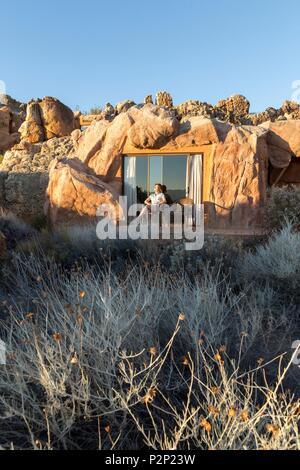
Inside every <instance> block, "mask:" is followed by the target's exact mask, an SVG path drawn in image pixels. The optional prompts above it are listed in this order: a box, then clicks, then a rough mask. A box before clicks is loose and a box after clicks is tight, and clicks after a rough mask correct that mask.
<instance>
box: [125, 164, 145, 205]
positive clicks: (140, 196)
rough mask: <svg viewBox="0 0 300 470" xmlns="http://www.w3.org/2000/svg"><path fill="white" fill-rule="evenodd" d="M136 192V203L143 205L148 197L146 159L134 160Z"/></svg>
mask: <svg viewBox="0 0 300 470" xmlns="http://www.w3.org/2000/svg"><path fill="white" fill-rule="evenodd" d="M126 158H132V157H126ZM136 191H137V202H138V203H139V204H143V203H144V201H145V199H146V198H147V196H148V157H138V158H137V159H136Z"/></svg>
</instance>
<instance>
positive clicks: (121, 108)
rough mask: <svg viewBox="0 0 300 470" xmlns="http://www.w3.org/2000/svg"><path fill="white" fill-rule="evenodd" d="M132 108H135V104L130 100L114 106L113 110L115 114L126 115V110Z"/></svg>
mask: <svg viewBox="0 0 300 470" xmlns="http://www.w3.org/2000/svg"><path fill="white" fill-rule="evenodd" d="M132 106H135V102H134V101H132V100H125V101H121V102H120V103H117V104H116V108H115V109H116V113H117V114H121V113H126V111H128V109H129V108H131V107H132Z"/></svg>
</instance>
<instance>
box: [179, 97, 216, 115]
mask: <svg viewBox="0 0 300 470" xmlns="http://www.w3.org/2000/svg"><path fill="white" fill-rule="evenodd" d="M175 110H176V112H177V115H178V117H179V119H183V118H185V117H190V116H203V117H207V118H213V117H215V111H214V107H213V106H212V105H211V104H208V103H202V102H201V101H197V100H189V101H185V102H184V103H181V104H179V105H178V106H175Z"/></svg>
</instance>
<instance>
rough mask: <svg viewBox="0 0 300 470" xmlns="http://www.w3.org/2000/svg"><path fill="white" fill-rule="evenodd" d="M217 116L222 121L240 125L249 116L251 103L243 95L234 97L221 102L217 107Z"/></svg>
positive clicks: (215, 108)
mask: <svg viewBox="0 0 300 470" xmlns="http://www.w3.org/2000/svg"><path fill="white" fill-rule="evenodd" d="M214 110H215V115H216V117H218V118H219V119H221V120H222V121H228V122H232V123H233V124H240V123H241V121H242V120H243V119H244V118H245V117H246V116H247V114H249V110H250V103H249V101H248V100H247V99H246V98H245V97H244V96H242V95H233V96H231V97H230V98H227V99H226V100H221V101H219V102H218V103H217V104H216V105H215V107H214Z"/></svg>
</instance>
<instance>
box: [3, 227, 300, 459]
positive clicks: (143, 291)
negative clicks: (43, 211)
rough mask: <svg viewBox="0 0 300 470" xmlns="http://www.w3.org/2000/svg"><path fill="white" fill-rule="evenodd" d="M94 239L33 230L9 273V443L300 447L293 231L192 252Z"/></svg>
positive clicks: (80, 233)
mask: <svg viewBox="0 0 300 470" xmlns="http://www.w3.org/2000/svg"><path fill="white" fill-rule="evenodd" d="M94 233H95V232H94V229H93V227H90V228H85V229H79V228H77V229H74V228H73V229H64V230H61V231H60V232H56V233H53V234H50V233H49V232H46V231H45V230H44V231H42V232H41V233H38V234H37V233H36V232H34V233H31V235H30V237H28V238H27V241H25V242H24V241H23V242H22V243H20V242H19V241H18V242H17V247H16V249H14V251H13V252H12V253H11V257H10V260H9V262H7V263H3V264H2V266H1V269H2V278H1V287H0V289H1V299H2V304H1V305H2V306H1V310H2V312H1V318H3V321H2V323H1V331H2V337H3V339H5V341H6V344H7V365H6V366H1V370H0V417H1V436H0V445H1V446H2V447H4V448H10V447H13V448H15V449H19V448H22V449H29V448H35V449H96V448H100V449H137V448H141V447H145V446H146V447H147V448H149V449H184V448H199V449H266V450H267V449H299V448H300V445H299V442H300V439H299V407H300V402H299V374H300V370H299V368H298V367H297V366H296V365H295V364H293V362H292V360H293V358H294V357H295V356H296V355H297V351H295V350H293V349H292V342H293V341H294V340H296V339H299V334H300V331H299V330H300V328H299V318H298V313H297V312H298V305H299V299H298V297H297V295H298V294H297V292H298V290H299V286H300V277H299V275H298V271H297V263H298V261H297V260H298V255H297V252H299V251H300V250H299V249H298V244H299V243H300V242H299V240H298V238H299V237H298V234H297V233H294V232H293V227H292V225H291V224H288V225H287V226H286V227H284V229H283V230H282V231H281V232H279V233H278V234H275V235H274V236H273V237H272V238H271V239H270V240H269V241H266V242H265V243H264V244H263V245H261V244H259V245H258V246H254V247H253V246H243V244H241V243H240V242H234V243H233V242H230V240H222V239H219V241H218V240H217V239H210V241H208V242H207V243H206V245H205V247H204V250H201V252H197V253H194V254H192V255H191V254H189V255H187V254H186V252H185V251H184V250H183V247H182V245H181V244H180V243H179V242H178V243H175V244H173V243H166V242H164V243H158V242H157V241H152V242H145V243H142V242H140V243H138V244H134V243H133V242H129V241H128V242H127V241H123V242H117V241H115V242H113V241H111V242H109V243H105V242H103V241H102V242H100V241H98V240H97V239H96V237H95V236H94ZM289 250H290V251H289ZM222 253H223V254H222ZM287 259H288V261H287ZM286 264H288V265H289V269H287V268H286ZM254 274H255V275H254ZM286 283H288V284H289V285H291V286H292V287H291V288H290V289H289V294H288V295H286ZM293 353H294V354H293Z"/></svg>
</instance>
